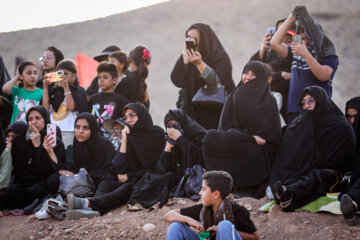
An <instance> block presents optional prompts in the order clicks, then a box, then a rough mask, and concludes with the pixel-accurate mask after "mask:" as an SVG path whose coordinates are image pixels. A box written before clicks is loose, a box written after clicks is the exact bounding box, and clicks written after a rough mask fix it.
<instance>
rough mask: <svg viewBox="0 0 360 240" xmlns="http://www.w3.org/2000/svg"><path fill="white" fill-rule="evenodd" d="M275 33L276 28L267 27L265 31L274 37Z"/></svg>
mask: <svg viewBox="0 0 360 240" xmlns="http://www.w3.org/2000/svg"><path fill="white" fill-rule="evenodd" d="M275 32H276V28H274V27H268V28H267V29H266V34H270V35H274V33H275Z"/></svg>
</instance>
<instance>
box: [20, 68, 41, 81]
mask: <svg viewBox="0 0 360 240" xmlns="http://www.w3.org/2000/svg"><path fill="white" fill-rule="evenodd" d="M38 73H39V71H38V69H37V67H35V66H33V65H28V66H26V67H25V69H24V71H23V72H22V74H20V78H21V79H22V80H23V82H24V85H25V86H35V83H36V81H37V77H38Z"/></svg>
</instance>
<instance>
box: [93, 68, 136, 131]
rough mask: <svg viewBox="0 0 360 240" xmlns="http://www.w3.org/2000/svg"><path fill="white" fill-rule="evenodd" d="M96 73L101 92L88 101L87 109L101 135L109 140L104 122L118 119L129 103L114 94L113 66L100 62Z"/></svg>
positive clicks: (115, 73) (115, 80)
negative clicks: (96, 122) (98, 126)
mask: <svg viewBox="0 0 360 240" xmlns="http://www.w3.org/2000/svg"><path fill="white" fill-rule="evenodd" d="M97 72H98V82H99V88H101V92H100V93H98V94H95V95H93V96H92V97H91V98H90V99H89V103H88V108H89V112H90V113H91V114H92V115H94V116H95V117H96V119H97V121H98V123H99V125H100V126H101V133H102V135H104V136H105V137H107V138H109V137H110V134H109V133H108V132H106V130H105V129H104V128H103V123H104V121H105V120H108V119H117V118H119V117H120V115H121V111H122V109H123V108H124V106H125V105H126V104H127V103H128V102H129V101H128V100H127V99H126V98H125V97H124V96H123V95H120V94H116V93H114V86H115V84H116V83H117V81H118V73H117V69H116V66H115V65H114V64H111V63H107V62H101V63H100V64H99V66H98V67H97Z"/></svg>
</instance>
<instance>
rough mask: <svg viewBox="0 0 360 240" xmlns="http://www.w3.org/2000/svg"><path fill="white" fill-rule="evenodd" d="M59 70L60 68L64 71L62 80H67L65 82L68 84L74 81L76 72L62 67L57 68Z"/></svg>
mask: <svg viewBox="0 0 360 240" xmlns="http://www.w3.org/2000/svg"><path fill="white" fill-rule="evenodd" d="M59 70H62V71H63V72H64V80H65V81H67V83H68V84H69V85H73V84H74V82H75V78H76V76H77V75H76V73H72V72H70V71H69V70H67V69H64V68H62V69H59Z"/></svg>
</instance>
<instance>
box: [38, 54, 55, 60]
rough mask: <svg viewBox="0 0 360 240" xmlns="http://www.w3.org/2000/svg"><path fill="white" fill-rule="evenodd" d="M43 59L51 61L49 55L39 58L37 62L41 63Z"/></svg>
mask: <svg viewBox="0 0 360 240" xmlns="http://www.w3.org/2000/svg"><path fill="white" fill-rule="evenodd" d="M45 59H46V60H50V59H53V57H52V56H50V55H49V56H45V57H40V58H39V61H40V62H43V61H44V60H45Z"/></svg>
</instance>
